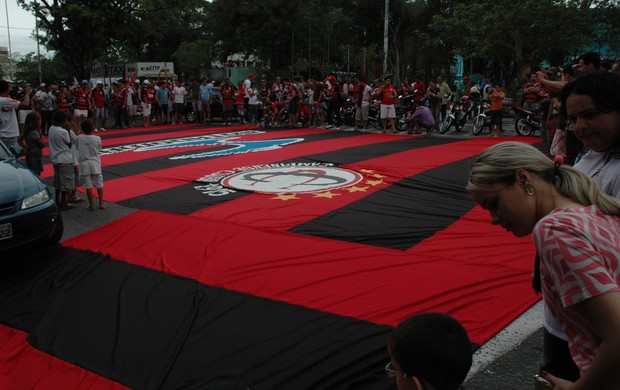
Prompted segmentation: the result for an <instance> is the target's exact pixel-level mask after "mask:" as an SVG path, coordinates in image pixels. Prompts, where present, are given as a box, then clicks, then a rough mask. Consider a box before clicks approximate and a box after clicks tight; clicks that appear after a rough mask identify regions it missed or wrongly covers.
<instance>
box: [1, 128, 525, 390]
mask: <svg viewBox="0 0 620 390" xmlns="http://www.w3.org/2000/svg"><path fill="white" fill-rule="evenodd" d="M521 140H524V139H521ZM529 141H531V142H534V140H533V139H532V140H529ZM495 142H498V141H497V140H496V139H493V138H475V139H457V138H439V137H429V138H423V137H411V136H396V135H386V134H370V133H358V132H340V131H329V130H325V129H271V130H266V129H255V128H250V127H237V128H230V127H227V128H207V129H205V128H202V127H199V126H187V127H182V128H174V127H162V128H148V129H138V130H133V131H128V130H124V131H114V132H108V133H106V134H105V136H104V137H103V143H104V151H103V153H102V164H103V166H104V181H105V193H106V198H107V199H108V200H109V201H112V202H116V203H119V204H121V205H125V206H129V207H133V208H136V209H138V210H139V211H137V212H135V213H133V214H130V215H128V216H127V217H124V218H122V219H119V220H117V221H115V222H112V223H110V224H107V225H104V226H102V227H100V228H97V229H95V230H93V231H91V232H89V233H86V234H84V235H81V236H78V237H75V238H72V239H70V240H67V241H65V242H63V245H62V246H61V247H56V248H51V249H49V250H48V251H46V252H43V253H37V255H36V256H37V258H36V259H30V261H27V262H26V261H25V262H24V264H27V266H23V267H17V268H16V269H12V270H11V272H9V273H4V274H2V276H1V278H2V280H1V284H0V323H1V324H3V325H2V326H0V384H6V385H7V386H8V387H7V388H11V389H20V388H23V389H29V388H41V389H43V388H63V389H69V388H93V389H98V388H124V387H129V388H139V389H177V388H196V389H198V388H201V386H203V385H204V383H206V382H208V381H209V379H211V378H213V377H214V376H217V375H219V374H224V373H231V372H234V373H241V374H243V376H244V377H245V379H246V380H247V382H248V383H249V384H250V387H251V388H252V389H349V388H350V389H364V388H368V389H381V388H392V387H393V382H391V381H390V380H388V379H387V378H386V377H385V375H384V373H383V366H385V363H386V362H387V361H388V356H387V351H386V340H387V336H388V335H389V332H390V331H391V329H392V327H393V326H395V325H396V324H398V323H399V322H400V321H401V320H402V319H404V318H406V317H408V316H410V315H412V314H415V313H419V312H427V311H441V312H447V313H450V314H452V315H454V316H455V317H456V318H458V319H459V320H460V321H461V322H462V323H463V324H464V325H465V327H466V329H467V330H468V332H469V335H470V338H471V339H472V341H473V342H474V343H476V344H482V343H484V342H486V341H487V340H489V339H490V338H491V337H492V336H493V335H495V334H496V333H497V332H498V331H499V330H501V329H502V328H503V327H505V326H506V325H507V324H508V323H510V322H511V321H512V320H514V319H515V318H516V317H517V316H519V315H520V314H521V313H522V312H523V311H524V310H526V309H527V308H528V307H530V306H531V305H532V304H533V303H534V302H535V301H536V297H535V296H534V295H533V293H531V292H530V288H529V280H530V275H531V259H532V258H533V253H534V248H533V246H532V244H531V242H530V240H529V239H516V238H514V237H512V236H510V235H508V234H506V233H505V232H503V231H502V230H501V229H499V228H497V227H494V226H492V225H490V224H489V222H488V219H489V217H488V215H487V214H486V213H485V212H483V211H482V210H481V209H480V208H479V207H476V206H475V204H474V203H473V202H472V201H471V200H470V199H469V196H468V195H467V193H466V191H465V189H464V188H465V184H466V180H467V171H468V168H469V166H470V164H471V162H472V160H473V158H475V156H476V155H477V154H478V153H479V152H480V151H481V150H483V149H484V148H486V147H488V146H490V145H491V144H493V143H495ZM50 171H51V169H50V168H49V166H46V170H45V172H44V176H46V175H47V176H49V172H50ZM58 383H62V384H63V385H62V386H60V387H59V386H58V385H57V384H58Z"/></svg>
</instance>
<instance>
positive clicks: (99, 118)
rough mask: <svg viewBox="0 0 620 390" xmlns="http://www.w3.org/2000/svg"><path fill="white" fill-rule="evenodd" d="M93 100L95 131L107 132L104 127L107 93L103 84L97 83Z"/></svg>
mask: <svg viewBox="0 0 620 390" xmlns="http://www.w3.org/2000/svg"><path fill="white" fill-rule="evenodd" d="M92 99H93V106H94V108H95V109H94V111H93V124H94V125H95V131H105V129H104V127H103V125H104V123H105V104H106V98H105V91H104V90H103V82H101V81H97V86H96V87H95V89H94V90H93V92H92Z"/></svg>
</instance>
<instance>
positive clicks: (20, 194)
mask: <svg viewBox="0 0 620 390" xmlns="http://www.w3.org/2000/svg"><path fill="white" fill-rule="evenodd" d="M23 154H24V150H23V148H21V147H12V148H10V149H9V148H7V147H6V146H5V145H4V144H3V143H2V142H0V253H8V252H9V251H13V250H17V249H20V250H22V249H30V248H34V247H37V246H46V245H54V244H56V243H57V242H58V241H60V239H61V238H62V233H63V230H64V227H63V222H62V217H61V215H60V212H59V211H58V208H57V207H56V203H55V202H54V197H53V196H52V192H51V191H50V189H49V188H48V187H47V184H46V183H45V181H43V179H41V178H40V177H39V176H37V175H36V174H35V173H34V172H32V171H31V170H30V169H28V168H26V167H25V166H24V165H22V164H21V163H20V162H19V160H18V157H19V156H20V155H23ZM1 257H4V256H0V258H1Z"/></svg>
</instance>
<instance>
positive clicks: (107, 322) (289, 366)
mask: <svg viewBox="0 0 620 390" xmlns="http://www.w3.org/2000/svg"><path fill="white" fill-rule="evenodd" d="M38 256H40V258H44V259H45V262H38V263H37V265H36V266H33V267H32V269H33V270H36V272H35V271H27V272H28V273H30V277H29V278H24V277H21V276H17V277H16V278H17V280H14V281H12V282H9V283H3V284H2V285H1V286H0V298H3V299H1V300H0V306H1V308H2V310H0V313H1V314H0V316H1V317H0V320H1V321H2V322H3V323H8V324H9V325H10V326H13V325H15V324H20V323H21V324H24V325H26V327H27V328H29V329H25V330H27V331H28V330H30V332H31V333H30V335H29V337H28V341H29V342H30V343H31V344H32V345H33V346H34V347H35V348H37V349H40V350H41V351H44V352H46V353H48V354H50V355H53V356H56V357H58V358H60V359H62V360H64V361H67V362H70V363H73V364H75V365H78V366H80V367H83V368H86V369H88V370H90V371H92V372H95V373H97V374H99V375H102V376H104V377H106V378H109V379H112V380H115V381H117V382H119V383H121V384H124V385H126V386H130V387H132V388H138V389H180V388H183V389H202V388H204V385H205V384H206V382H208V381H209V380H210V379H212V378H213V377H214V376H217V375H221V374H225V373H230V372H240V373H242V374H243V376H244V377H245V379H246V380H247V382H248V383H249V386H250V388H252V389H369V390H370V389H391V388H393V380H390V379H388V378H386V376H385V373H384V372H383V366H384V365H385V362H387V361H388V355H387V351H386V341H387V336H388V334H389V332H390V331H391V328H390V327H388V326H380V325H376V324H371V323H368V322H364V321H360V320H356V319H353V318H347V317H342V316H337V315H334V314H330V313H325V312H321V311H317V310H311V309H307V308H303V307H300V306H294V305H290V304H285V303H282V302H277V301H272V300H268V299H263V298H258V297H254V296H251V295H247V294H242V293H238V292H233V291H228V290H223V289H219V288H214V287H210V286H206V285H203V284H200V283H198V282H196V281H194V280H191V279H186V278H181V277H176V276H171V275H168V274H165V273H163V272H159V271H155V270H151V269H146V268H143V267H139V266H135V265H131V264H128V263H124V262H120V261H115V260H113V259H110V258H109V257H107V256H104V255H102V254H99V253H93V252H86V251H79V250H75V249H70V248H62V247H57V248H54V249H52V250H49V251H48V252H46V253H40V254H39V255H38ZM25 261H27V260H25ZM28 265H29V264H28V263H27V262H26V263H24V266H23V267H21V268H23V269H27V268H28ZM16 273H17V274H19V271H16V272H9V274H11V275H7V274H4V275H3V277H2V280H3V281H10V280H11V277H12V276H13V277H15V276H16V275H15V274H16ZM17 288H18V289H19V291H17V290H16V289H17ZM16 292H17V294H16ZM6 297H10V298H11V299H9V300H8V301H5V300H4V298H6Z"/></svg>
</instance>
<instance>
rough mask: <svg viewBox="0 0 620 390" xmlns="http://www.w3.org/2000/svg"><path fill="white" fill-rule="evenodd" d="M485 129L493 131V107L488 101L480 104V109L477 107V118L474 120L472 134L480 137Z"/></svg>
mask: <svg viewBox="0 0 620 390" xmlns="http://www.w3.org/2000/svg"><path fill="white" fill-rule="evenodd" d="M485 127H486V128H488V129H489V130H490V129H491V105H490V104H489V102H488V101H486V100H484V101H482V102H480V104H478V107H476V117H475V118H474V126H473V128H472V133H473V134H474V135H480V134H482V132H483V131H484V128H485Z"/></svg>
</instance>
